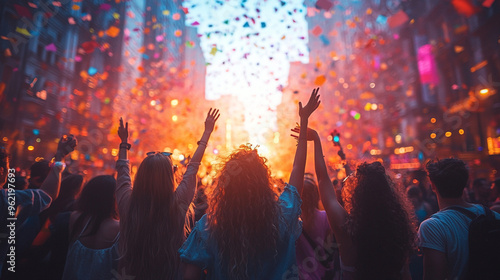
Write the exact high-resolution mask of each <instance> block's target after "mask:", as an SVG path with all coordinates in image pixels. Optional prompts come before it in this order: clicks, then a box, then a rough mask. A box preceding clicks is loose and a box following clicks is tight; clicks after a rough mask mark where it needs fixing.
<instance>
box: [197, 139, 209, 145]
mask: <svg viewBox="0 0 500 280" xmlns="http://www.w3.org/2000/svg"><path fill="white" fill-rule="evenodd" d="M196 144H198V146H199V145H200V144H201V145H203V146H206V145H207V142H203V141H201V140H200V141H198V142H196Z"/></svg>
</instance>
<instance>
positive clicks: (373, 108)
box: [371, 103, 378, 111]
mask: <svg viewBox="0 0 500 280" xmlns="http://www.w3.org/2000/svg"><path fill="white" fill-rule="evenodd" d="M377 108H378V106H377V104H375V103H374V104H372V108H371V109H372V110H373V111H375V110H377Z"/></svg>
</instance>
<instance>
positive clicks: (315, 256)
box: [296, 174, 340, 280]
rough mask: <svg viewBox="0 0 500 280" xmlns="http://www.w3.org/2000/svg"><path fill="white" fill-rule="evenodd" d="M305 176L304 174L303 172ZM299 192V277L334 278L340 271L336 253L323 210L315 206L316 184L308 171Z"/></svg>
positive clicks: (297, 245)
mask: <svg viewBox="0 0 500 280" xmlns="http://www.w3.org/2000/svg"><path fill="white" fill-rule="evenodd" d="M306 175H308V174H306ZM305 178H306V179H305V180H304V190H303V191H302V207H301V208H302V213H301V216H300V217H301V219H302V234H301V235H300V237H299V238H298V239H297V242H296V250H297V252H296V258H297V266H298V269H299V275H300V278H301V279H311V280H314V279H317V280H321V279H332V278H333V279H336V278H334V277H336V276H340V275H335V273H336V272H337V271H338V272H339V273H340V267H339V266H340V264H339V254H338V248H337V244H336V243H335V238H334V236H333V232H332V230H331V228H330V224H329V223H328V217H327V215H326V212H325V211H321V210H319V209H318V203H319V192H318V186H317V184H316V182H315V181H314V177H313V175H312V174H310V175H309V176H306V177H305Z"/></svg>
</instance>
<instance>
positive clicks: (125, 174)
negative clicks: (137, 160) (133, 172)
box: [115, 118, 132, 224]
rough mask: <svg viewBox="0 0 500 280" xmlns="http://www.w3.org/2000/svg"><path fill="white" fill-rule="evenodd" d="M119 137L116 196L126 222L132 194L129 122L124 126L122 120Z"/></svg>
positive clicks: (121, 216) (119, 209)
mask: <svg viewBox="0 0 500 280" xmlns="http://www.w3.org/2000/svg"><path fill="white" fill-rule="evenodd" d="M118 136H119V137H120V140H121V143H120V150H119V152H118V161H117V162H116V171H117V176H116V189H115V194H116V203H117V205H118V213H119V215H120V219H121V220H124V219H125V215H126V214H127V212H128V211H127V209H128V205H129V200H130V195H131V193H132V180H131V179H130V164H129V161H128V148H129V144H128V122H127V123H125V125H123V119H122V118H120V126H119V127H118ZM121 224H123V223H121Z"/></svg>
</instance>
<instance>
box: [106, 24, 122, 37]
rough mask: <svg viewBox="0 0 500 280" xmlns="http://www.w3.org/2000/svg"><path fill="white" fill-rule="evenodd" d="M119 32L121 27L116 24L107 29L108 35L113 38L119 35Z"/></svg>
mask: <svg viewBox="0 0 500 280" xmlns="http://www.w3.org/2000/svg"><path fill="white" fill-rule="evenodd" d="M119 33H120V28H118V27H116V26H111V27H110V28H109V29H108V30H106V35H108V36H109V37H112V38H115V37H116V36H118V34H119Z"/></svg>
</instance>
